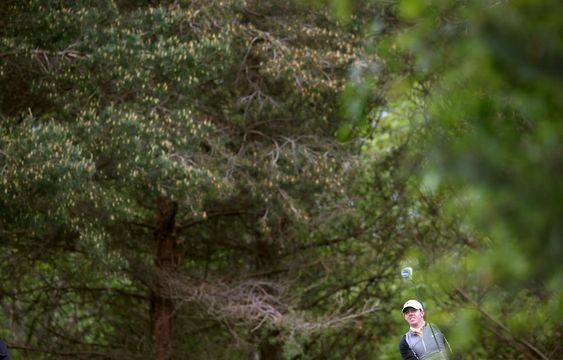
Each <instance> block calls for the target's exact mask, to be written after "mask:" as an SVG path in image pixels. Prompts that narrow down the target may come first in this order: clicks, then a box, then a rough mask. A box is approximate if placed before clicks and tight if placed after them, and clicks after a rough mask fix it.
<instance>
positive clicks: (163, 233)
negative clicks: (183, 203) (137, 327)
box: [151, 199, 178, 360]
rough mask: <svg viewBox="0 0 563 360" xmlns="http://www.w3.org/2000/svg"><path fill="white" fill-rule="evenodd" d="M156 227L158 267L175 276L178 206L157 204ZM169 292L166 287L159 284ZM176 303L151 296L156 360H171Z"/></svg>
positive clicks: (164, 296) (156, 261)
mask: <svg viewBox="0 0 563 360" xmlns="http://www.w3.org/2000/svg"><path fill="white" fill-rule="evenodd" d="M156 205H157V206H156V214H155V218H156V224H155V230H154V239H155V241H156V246H157V250H156V259H155V265H156V267H157V268H158V269H159V270H161V271H162V272H164V274H173V273H175V272H176V268H177V265H178V250H177V243H176V239H175V238H174V227H175V222H176V211H177V209H178V204H177V203H175V202H172V201H167V200H162V199H161V200H159V201H157V204H156ZM159 285H160V286H159V288H163V289H165V288H166V284H159ZM173 312H174V303H173V302H172V300H171V299H169V298H168V297H166V295H164V294H163V293H157V292H155V291H153V293H152V295H151V320H152V337H153V345H154V359H156V360H171V359H172V315H173Z"/></svg>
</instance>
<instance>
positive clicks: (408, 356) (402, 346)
mask: <svg viewBox="0 0 563 360" xmlns="http://www.w3.org/2000/svg"><path fill="white" fill-rule="evenodd" d="M399 351H400V352H401V356H402V357H403V360H417V357H416V355H415V354H414V352H412V350H411V348H410V347H409V344H408V343H407V338H406V336H405V335H403V337H402V338H401V341H400V342H399Z"/></svg>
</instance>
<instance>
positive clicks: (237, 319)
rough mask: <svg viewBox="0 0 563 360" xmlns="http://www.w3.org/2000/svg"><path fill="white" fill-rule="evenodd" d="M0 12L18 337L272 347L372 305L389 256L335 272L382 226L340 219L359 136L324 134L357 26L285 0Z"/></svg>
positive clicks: (63, 350) (271, 352)
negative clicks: (370, 266)
mask: <svg viewBox="0 0 563 360" xmlns="http://www.w3.org/2000/svg"><path fill="white" fill-rule="evenodd" d="M0 16H1V21H2V23H3V24H5V25H6V26H3V27H2V30H1V41H2V47H1V50H0V56H1V58H2V63H1V65H0V66H1V68H0V76H2V81H1V84H2V85H1V86H2V90H1V94H2V95H1V98H0V104H1V116H2V127H1V133H0V134H1V135H0V142H1V149H2V152H1V154H0V157H1V159H2V160H1V161H2V164H1V165H2V179H3V182H2V185H1V186H2V187H1V193H2V197H1V198H0V209H1V210H0V212H1V214H2V216H1V217H0V218H1V220H0V224H1V236H2V246H3V249H4V253H5V255H4V258H3V260H4V261H3V262H2V265H1V266H2V268H3V272H2V273H3V280H4V281H3V289H2V292H3V294H4V295H3V298H2V304H3V308H4V309H5V314H6V315H5V316H6V318H5V320H4V321H5V322H11V323H13V324H16V325H13V326H11V327H10V333H9V334H8V335H9V336H8V338H9V339H10V345H11V346H12V349H13V350H14V351H18V352H19V351H21V352H22V354H25V355H26V356H31V355H34V354H35V355H34V356H37V358H58V357H62V356H67V357H73V358H79V357H84V358H91V357H99V358H120V359H123V358H131V359H134V358H146V356H147V354H149V353H152V354H153V355H154V357H155V358H157V359H168V358H171V357H172V354H173V353H174V354H175V356H177V357H187V356H191V357H194V358H221V357H227V356H228V357H229V358H236V357H241V358H242V357H243V356H247V355H248V354H249V353H257V354H260V356H262V357H264V358H279V357H280V356H282V353H283V352H284V351H285V352H286V353H287V351H288V350H287V347H286V349H285V350H284V348H283V346H282V345H283V336H286V335H287V333H291V331H289V332H287V333H284V332H283V330H284V329H286V328H290V329H293V328H297V329H299V328H301V329H305V330H307V329H309V328H311V327H313V328H315V327H320V328H322V322H320V323H319V321H317V320H314V318H315V316H319V314H322V315H326V316H327V317H328V319H327V320H326V323H327V324H332V323H334V322H341V320H345V319H350V318H354V317H355V314H356V313H358V312H359V313H360V314H366V313H367V311H369V310H371V309H372V308H370V307H369V306H368V307H367V308H366V303H365V300H366V299H367V298H369V295H373V294H374V292H373V291H375V290H373V289H375V288H376V286H377V282H378V281H380V280H381V281H382V280H383V279H384V278H385V277H386V276H388V275H386V274H387V273H388V272H389V271H391V270H390V269H391V268H392V266H393V263H394V259H396V257H392V258H390V259H388V260H386V261H385V262H382V263H381V272H382V273H381V274H378V273H376V275H373V274H371V275H369V276H368V277H367V278H366V279H361V280H359V281H357V280H354V279H353V278H354V277H356V276H360V275H362V276H365V275H364V273H365V271H364V270H362V271H360V270H358V272H351V273H350V274H345V276H341V278H336V277H335V273H336V274H337V272H335V271H334V269H332V268H331V266H332V264H333V263H334V264H335V265H334V266H338V267H340V268H341V271H344V269H346V267H345V266H349V265H350V264H354V263H355V262H353V261H352V262H351V261H350V259H351V258H350V256H353V251H356V250H355V249H354V247H355V246H357V245H356V244H355V242H354V239H355V238H354V237H352V235H354V234H355V233H356V232H358V231H361V233H362V234H363V236H365V232H366V231H367V230H369V229H374V226H376V225H379V223H375V225H374V224H371V226H370V227H358V226H356V225H355V224H353V223H352V221H354V220H356V219H357V217H355V216H354V215H353V214H352V216H350V215H348V214H347V213H352V207H351V206H350V203H349V202H348V200H349V197H348V196H349V195H348V194H347V193H346V189H345V188H344V185H345V184H346V183H347V180H346V176H348V174H349V173H352V171H350V170H347V169H346V168H345V167H344V166H342V164H344V162H343V161H341V159H342V158H344V157H348V155H349V154H350V149H348V148H347V147H346V146H343V145H341V144H338V143H337V142H336V141H335V140H334V137H333V135H334V133H335V131H336V130H337V129H338V127H339V120H338V108H337V105H338V93H339V91H340V89H341V88H342V86H343V83H344V82H345V79H346V75H347V67H348V65H349V63H350V62H351V61H352V59H354V58H355V57H356V56H357V54H356V53H357V46H358V44H357V42H356V38H355V31H356V30H355V29H356V28H355V27H354V25H353V24H349V25H347V26H339V25H338V24H337V22H336V21H335V20H334V19H332V18H331V17H330V16H329V14H327V12H326V11H323V10H319V9H317V8H309V7H303V6H294V5H288V4H286V3H285V2H276V1H274V2H268V3H264V2H240V1H228V2H209V3H206V4H201V3H198V2H170V3H168V2H164V3H162V4H161V5H158V6H153V5H150V4H144V5H139V4H136V3H134V2H127V1H122V2H110V1H78V2H69V3H67V2H60V1H52V2H44V1H29V2H25V3H21V2H18V1H11V2H8V3H7V4H6V5H5V6H4V8H3V10H2V13H1V15H0ZM29 19H33V21H28V20H29ZM352 160H353V159H352ZM348 165H349V166H350V167H351V168H352V169H353V168H355V162H354V161H349V162H348ZM380 211H383V210H380ZM384 215H385V214H384V213H382V214H380V218H382V219H383V218H385V219H387V218H386V217H385V216H384ZM393 218H397V215H396V214H393V215H392V216H391V217H390V218H389V221H391V219H393ZM327 221H334V224H325V223H326V222H327ZM337 224H340V225H343V226H347V227H346V228H344V230H338V233H336V234H334V235H332V234H331V232H332V231H335V229H337V227H336V225H337ZM391 228H392V226H391V225H389V224H387V225H385V227H384V228H383V230H382V231H387V232H389V231H391V230H390V229H391ZM358 238H359V235H358ZM385 239H387V238H385ZM376 245H377V246H383V247H387V246H389V247H391V248H395V247H397V248H400V243H399V244H392V243H388V242H387V241H380V240H378V242H377V243H376V244H368V245H365V246H368V247H371V248H374V247H375V246H376ZM341 247H343V248H344V250H345V251H344V250H342V249H341ZM363 247H364V245H360V248H363ZM375 249H377V247H375ZM393 251H394V252H398V251H400V250H398V249H394V250H393ZM374 253H375V254H376V252H373V251H372V252H371V254H374ZM370 256H371V255H370ZM377 256H380V255H377ZM327 265H328V268H327ZM355 266H358V267H361V266H363V265H362V263H361V262H360V263H359V264H358V265H355ZM15 269H17V271H16V270H15ZM320 274H323V276H325V277H326V278H328V279H331V281H329V282H326V283H324V282H321V283H316V284H315V283H314V282H315V281H317V280H318V277H319V276H320ZM333 277H334V279H332V278H333ZM365 284H367V285H365ZM362 287H364V289H369V290H370V291H367V292H366V291H363V292H362V291H360V292H358V290H359V289H361V288H362ZM385 291H386V292H391V291H392V289H391V288H388V289H386V290H385ZM342 294H346V296H348V297H349V300H347V301H346V305H345V306H342V305H340V307H339V311H333V310H334V309H331V305H334V304H335V301H336V300H335V299H336V298H337V297H338V296H341V295H342ZM313 296H314V297H316V299H312V300H311V299H310V298H312V297H313ZM382 296H386V295H385V293H383V295H382ZM367 305H369V304H367ZM358 309H359V310H358ZM361 310H363V311H364V312H362V311H361ZM21 314H25V316H22V315H21ZM292 314H293V315H292ZM329 315H332V316H329ZM319 324H321V325H319ZM211 344H213V346H212V345H211ZM217 344H228V345H229V346H227V347H222V346H218V345H217ZM227 354H228V355H227Z"/></svg>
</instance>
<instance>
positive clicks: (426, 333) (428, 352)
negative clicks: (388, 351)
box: [399, 300, 449, 360]
mask: <svg viewBox="0 0 563 360" xmlns="http://www.w3.org/2000/svg"><path fill="white" fill-rule="evenodd" d="M403 317H404V318H405V321H406V322H407V323H408V324H409V327H410V329H409V331H408V332H407V333H406V334H405V335H403V337H402V338H401V342H400V343H399V351H400V352H401V356H402V357H403V360H417V359H420V360H430V359H432V360H434V359H436V360H437V359H441V360H449V356H448V353H447V351H446V346H445V344H444V342H445V339H444V335H443V334H442V332H441V331H440V330H439V329H438V327H437V326H436V325H434V324H430V323H427V322H426V321H425V320H424V308H423V307H422V304H421V303H420V302H419V301H417V300H409V301H407V302H406V303H405V304H404V305H403Z"/></svg>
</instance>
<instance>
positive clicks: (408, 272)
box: [401, 266, 412, 279]
mask: <svg viewBox="0 0 563 360" xmlns="http://www.w3.org/2000/svg"><path fill="white" fill-rule="evenodd" d="M411 276H412V267H410V266H407V267H404V268H403V269H401V277H402V278H403V279H408V278H410V277H411Z"/></svg>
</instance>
